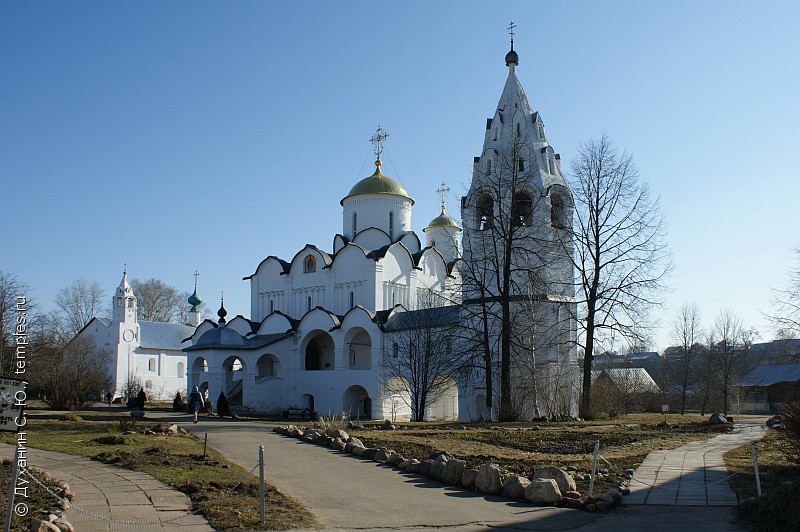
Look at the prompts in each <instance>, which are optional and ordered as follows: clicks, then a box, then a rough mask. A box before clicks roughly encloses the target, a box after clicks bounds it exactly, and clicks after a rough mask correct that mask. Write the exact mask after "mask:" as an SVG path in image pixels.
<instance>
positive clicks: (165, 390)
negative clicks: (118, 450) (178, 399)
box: [77, 272, 195, 400]
mask: <svg viewBox="0 0 800 532" xmlns="http://www.w3.org/2000/svg"><path fill="white" fill-rule="evenodd" d="M112 308H113V311H112V318H111V319H109V318H98V317H95V318H92V320H91V321H90V322H89V323H88V324H86V326H85V327H84V328H83V329H82V330H81V331H80V332H79V333H78V335H77V336H82V335H88V336H89V337H91V338H92V339H93V340H94V342H95V345H96V346H97V348H98V349H100V350H107V351H109V352H110V353H111V360H110V362H109V374H110V375H111V379H112V383H113V384H112V389H111V390H110V391H111V392H112V395H113V396H114V397H120V396H121V395H122V390H123V389H124V387H125V384H126V383H127V382H128V380H129V378H130V377H138V378H139V379H141V381H142V386H143V387H144V388H145V392H146V393H147V395H148V398H150V399H151V400H152V399H160V400H170V399H172V398H174V397H175V393H176V392H178V391H181V393H184V392H185V391H186V353H184V352H183V351H182V348H183V347H184V346H183V345H181V342H182V341H183V340H184V339H186V338H187V337H189V336H190V335H191V334H192V333H193V332H194V330H195V329H194V327H190V326H188V325H181V324H176V323H157V322H147V321H142V322H140V321H138V319H137V308H136V295H135V294H134V293H133V290H131V287H130V285H129V284H128V275H127V272H125V273H123V275H122V281H121V282H120V284H119V286H118V287H117V289H116V292H115V295H114V297H113V299H112Z"/></svg>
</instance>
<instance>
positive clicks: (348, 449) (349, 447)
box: [344, 442, 353, 454]
mask: <svg viewBox="0 0 800 532" xmlns="http://www.w3.org/2000/svg"><path fill="white" fill-rule="evenodd" d="M344 452H346V453H350V454H353V444H352V443H349V442H348V443H345V444H344Z"/></svg>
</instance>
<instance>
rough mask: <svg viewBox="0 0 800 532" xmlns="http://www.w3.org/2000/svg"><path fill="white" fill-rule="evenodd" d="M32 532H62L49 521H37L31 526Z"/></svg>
mask: <svg viewBox="0 0 800 532" xmlns="http://www.w3.org/2000/svg"><path fill="white" fill-rule="evenodd" d="M31 531H32V532H61V529H60V528H58V527H57V526H56V525H54V524H53V523H50V522H49V521H35V522H34V523H33V524H32V525H31Z"/></svg>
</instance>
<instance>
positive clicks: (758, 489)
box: [750, 442, 761, 497]
mask: <svg viewBox="0 0 800 532" xmlns="http://www.w3.org/2000/svg"><path fill="white" fill-rule="evenodd" d="M750 454H752V455H753V469H755V471H756V493H758V496H759V497H761V477H760V476H759V474H758V452H756V442H753V446H752V447H751V448H750Z"/></svg>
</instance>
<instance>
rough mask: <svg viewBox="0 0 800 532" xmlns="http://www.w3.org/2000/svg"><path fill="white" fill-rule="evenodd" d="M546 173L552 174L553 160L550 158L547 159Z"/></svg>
mask: <svg viewBox="0 0 800 532" xmlns="http://www.w3.org/2000/svg"><path fill="white" fill-rule="evenodd" d="M547 171H548V172H550V173H551V174H552V173H553V159H551V158H550V157H548V158H547Z"/></svg>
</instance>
